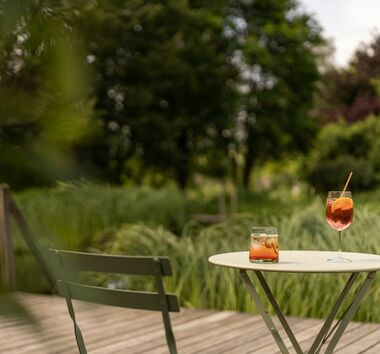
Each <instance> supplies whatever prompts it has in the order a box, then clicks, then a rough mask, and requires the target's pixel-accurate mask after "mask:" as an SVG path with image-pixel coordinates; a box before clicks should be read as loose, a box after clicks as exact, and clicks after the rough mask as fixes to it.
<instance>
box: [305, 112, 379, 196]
mask: <svg viewBox="0 0 380 354" xmlns="http://www.w3.org/2000/svg"><path fill="white" fill-rule="evenodd" d="M379 136H380V116H377V117H376V116H369V117H368V118H367V119H365V120H363V121H359V122H356V123H353V124H348V123H346V122H344V121H339V122H337V123H332V124H329V125H327V126H325V127H324V128H323V129H321V131H320V132H319V134H318V136H317V139H316V143H315V146H314V148H313V149H312V151H311V152H310V155H309V157H308V159H307V166H306V173H305V176H306V178H307V180H308V181H309V183H310V184H311V185H312V186H314V187H315V188H316V189H317V190H323V191H326V190H328V189H334V190H336V189H339V188H341V187H340V186H341V185H342V183H343V182H344V179H345V178H346V176H347V174H348V171H350V170H352V171H354V179H353V180H352V183H353V184H352V186H354V187H357V188H360V189H369V188H372V187H373V186H374V185H375V184H376V183H377V182H379V181H380V139H379Z"/></svg>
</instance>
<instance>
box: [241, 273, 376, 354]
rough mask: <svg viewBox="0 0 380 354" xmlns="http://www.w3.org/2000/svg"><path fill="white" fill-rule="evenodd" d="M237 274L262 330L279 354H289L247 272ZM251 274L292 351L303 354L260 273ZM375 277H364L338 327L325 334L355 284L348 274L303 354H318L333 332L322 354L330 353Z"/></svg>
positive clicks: (352, 277)
mask: <svg viewBox="0 0 380 354" xmlns="http://www.w3.org/2000/svg"><path fill="white" fill-rule="evenodd" d="M239 272H240V275H241V277H242V279H243V281H244V283H245V285H246V286H247V289H248V291H249V293H250V295H251V297H252V299H253V300H254V302H255V304H256V307H257V309H258V311H259V312H260V314H261V316H262V317H263V319H264V321H265V324H266V326H267V327H268V329H269V331H270V333H271V334H272V336H273V338H274V339H275V341H276V343H277V345H278V347H279V349H280V351H281V353H283V354H289V350H288V349H287V347H286V345H285V343H284V341H283V339H282V338H281V336H280V333H279V332H278V330H277V329H276V327H275V325H274V323H273V321H272V319H271V317H270V316H269V314H268V312H267V310H266V309H265V306H264V304H263V303H262V301H261V299H260V297H259V295H258V293H257V291H256V289H255V287H254V286H253V283H252V281H251V279H250V278H249V276H248V274H247V271H246V270H244V269H240V270H239ZM255 274H256V276H257V278H258V280H259V282H260V284H261V286H262V288H263V289H264V291H265V294H266V296H267V298H268V300H269V301H270V303H271V305H272V306H273V308H274V310H275V313H276V315H277V317H278V319H279V320H280V322H281V324H282V326H283V328H284V330H285V332H286V334H287V335H288V337H289V339H290V341H291V343H292V345H293V348H294V349H295V351H296V353H297V354H302V353H303V351H302V349H301V347H300V345H299V343H298V341H297V340H296V338H295V336H294V334H293V332H292V330H291V329H290V326H289V324H288V322H287V320H286V318H285V316H284V315H283V314H282V312H281V310H280V307H279V305H278V303H277V301H276V300H275V298H274V295H273V293H272V291H271V289H270V287H269V285H268V283H267V281H266V280H265V278H264V276H263V274H262V272H260V271H255ZM375 276H376V272H369V273H368V275H367V277H366V279H365V280H364V282H363V284H362V285H361V287H360V289H359V290H358V292H357V294H356V295H355V297H354V299H353V300H352V302H351V304H350V305H349V306H348V308H347V310H346V311H345V313H344V314H343V316H342V318H341V319H340V320H339V321H338V323H337V324H336V325H335V326H334V328H333V329H332V330H331V331H330V333H329V334H327V333H328V331H329V329H330V327H331V324H332V322H333V320H334V318H335V316H336V314H337V312H338V310H339V308H340V307H341V305H342V304H343V302H344V300H345V299H346V297H347V295H348V293H349V292H350V290H351V288H352V286H353V284H354V282H355V280H356V279H357V277H358V273H353V274H351V276H350V278H349V279H348V281H347V283H346V285H345V286H344V288H343V290H342V292H341V293H340V295H339V297H338V300H337V301H336V303H335V305H334V307H333V309H332V310H331V312H330V314H329V316H328V318H327V319H326V321H325V323H324V324H323V326H322V328H321V330H320V331H319V333H318V336H317V338H316V339H315V341H314V342H313V344H312V346H311V348H310V350H309V351H308V352H307V353H308V354H317V353H319V352H320V350H321V348H322V346H323V344H324V343H325V341H326V340H327V339H328V338H329V337H330V335H331V334H332V333H333V332H334V331H335V330H336V331H335V333H334V335H333V337H332V339H331V341H330V343H329V345H328V347H327V349H326V352H325V353H326V354H332V353H333V350H334V348H335V347H336V345H337V344H338V342H339V340H340V338H341V337H342V335H343V333H344V331H345V329H346V328H347V326H348V323H349V322H350V320H351V319H352V317H353V315H354V314H355V312H356V310H357V309H358V307H359V305H360V302H361V301H362V299H363V297H364V295H365V294H366V293H367V291H368V290H369V288H370V287H371V284H372V282H373V281H374V279H375Z"/></svg>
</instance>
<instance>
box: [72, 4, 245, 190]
mask: <svg viewBox="0 0 380 354" xmlns="http://www.w3.org/2000/svg"><path fill="white" fill-rule="evenodd" d="M192 6H193V7H192ZM211 9H215V8H214V7H199V6H198V5H197V4H196V2H194V3H193V4H190V3H189V2H188V1H184V0H180V1H178V0H166V1H149V2H143V1H126V2H125V1H124V2H120V1H116V0H113V1H108V2H98V3H96V4H94V3H92V4H91V5H87V6H84V7H83V8H82V11H81V12H80V13H79V14H78V17H77V18H76V19H75V24H76V25H75V26H76V27H77V28H80V31H81V33H82V34H83V35H84V38H85V40H86V42H87V43H88V44H89V46H88V48H87V58H88V60H89V62H91V63H92V64H91V65H92V67H93V70H94V72H95V73H96V75H97V82H96V86H95V90H96V96H97V103H96V106H95V108H96V110H97V112H98V115H99V117H100V118H101V120H102V122H103V123H102V124H103V129H102V135H101V136H100V137H99V138H98V139H97V141H93V142H92V143H91V144H89V145H88V146H87V147H83V148H82V151H81V153H85V154H88V153H91V154H92V160H93V161H94V163H95V164H96V165H98V166H99V167H101V168H102V169H103V171H104V172H105V175H107V176H108V178H111V179H112V181H114V182H117V183H121V182H123V181H124V180H125V179H126V178H127V177H130V176H131V175H132V176H133V170H136V169H139V173H138V174H137V176H136V179H140V180H141V179H142V178H144V176H146V175H147V174H149V173H150V172H151V171H152V170H153V171H155V172H157V171H158V172H159V173H161V174H162V175H164V176H169V177H173V178H174V179H175V180H176V181H177V182H178V184H179V185H180V186H181V187H185V186H186V185H187V183H188V181H189V179H190V177H191V176H192V174H193V173H194V171H196V170H199V169H203V170H205V166H207V165H208V164H209V162H210V161H211V162H213V163H214V165H216V166H215V168H214V169H213V170H214V172H215V171H217V170H218V171H219V170H220V169H221V171H222V173H223V174H225V173H226V172H225V169H223V168H224V167H223V166H225V165H226V164H225V161H226V159H227V139H226V138H225V137H223V134H222V132H223V131H224V130H225V129H228V128H229V127H231V126H232V125H233V119H234V115H235V107H236V98H237V92H236V88H235V87H236V86H235V81H236V79H237V75H238V70H237V68H236V67H234V66H233V65H232V64H231V62H230V60H229V57H228V53H229V45H230V44H229V41H230V39H228V38H227V37H226V36H224V34H223V31H224V27H223V26H224V19H223V17H222V16H221V15H220V14H219V13H217V12H216V11H214V10H213V11H214V12H213V11H211ZM209 152H212V157H210V154H209Z"/></svg>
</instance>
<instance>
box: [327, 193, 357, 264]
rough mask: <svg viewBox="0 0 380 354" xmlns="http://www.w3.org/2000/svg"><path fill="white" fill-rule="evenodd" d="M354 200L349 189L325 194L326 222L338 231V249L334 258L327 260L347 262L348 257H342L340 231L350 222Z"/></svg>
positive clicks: (348, 260)
mask: <svg viewBox="0 0 380 354" xmlns="http://www.w3.org/2000/svg"><path fill="white" fill-rule="evenodd" d="M353 216H354V202H353V200H352V195H351V192H350V191H345V192H342V191H331V192H328V194H327V200H326V219H327V223H328V224H329V225H330V226H331V227H332V228H333V229H335V230H337V231H338V233H339V251H338V254H337V256H336V257H335V258H332V259H328V260H327V261H328V262H334V263H348V262H351V260H350V259H347V258H343V257H342V251H343V247H342V231H343V230H345V229H347V228H348V227H349V226H350V225H351V224H352V218H353Z"/></svg>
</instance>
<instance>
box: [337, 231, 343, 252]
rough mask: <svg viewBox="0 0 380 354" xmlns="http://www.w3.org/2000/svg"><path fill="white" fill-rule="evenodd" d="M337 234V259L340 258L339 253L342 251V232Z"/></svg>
mask: <svg viewBox="0 0 380 354" xmlns="http://www.w3.org/2000/svg"><path fill="white" fill-rule="evenodd" d="M338 233H339V251H338V257H339V258H341V253H342V251H343V249H342V231H338Z"/></svg>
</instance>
